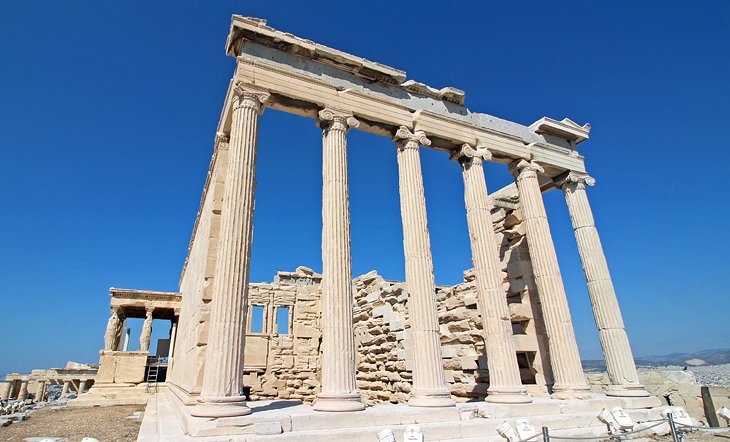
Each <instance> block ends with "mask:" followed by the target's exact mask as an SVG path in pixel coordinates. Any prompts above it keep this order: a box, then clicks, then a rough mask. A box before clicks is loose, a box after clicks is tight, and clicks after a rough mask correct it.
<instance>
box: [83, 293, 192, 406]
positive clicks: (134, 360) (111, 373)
mask: <svg viewBox="0 0 730 442" xmlns="http://www.w3.org/2000/svg"><path fill="white" fill-rule="evenodd" d="M109 295H110V297H111V300H110V316H109V319H108V321H107V327H106V332H105V333H104V348H103V349H102V350H101V351H100V352H99V355H100V356H99V371H98V373H97V375H96V382H95V383H94V385H93V387H92V388H91V389H90V390H89V394H88V395H84V396H83V397H81V398H78V399H76V400H74V401H71V402H70V403H69V404H70V405H71V406H79V407H82V406H90V405H104V404H112V403H113V404H116V405H121V404H125V403H128V404H136V403H145V402H146V400H147V399H148V398H149V394H146V391H145V390H146V388H145V387H146V385H143V384H145V383H148V382H147V381H148V378H149V376H148V373H149V368H150V367H151V366H155V370H159V373H161V375H160V377H156V379H155V383H156V382H157V381H160V382H164V380H165V374H166V373H167V370H168V367H170V366H171V365H172V363H173V358H174V348H175V337H176V335H177V324H178V318H179V315H180V299H181V296H180V294H179V293H171V292H155V291H149V290H133V289H119V288H111V289H109ZM130 318H139V319H144V321H143V322H142V327H141V331H140V336H139V347H138V348H139V349H138V350H134V351H130V350H129V348H130V338H131V336H130V329H129V328H128V327H127V320H128V319H130ZM157 319H161V320H169V321H170V329H169V338H167V339H160V340H159V341H158V343H157V348H156V349H155V348H154V347H152V345H151V340H152V324H153V321H154V320H157ZM150 354H155V356H154V357H150ZM135 387H137V388H135ZM125 400H126V402H125Z"/></svg>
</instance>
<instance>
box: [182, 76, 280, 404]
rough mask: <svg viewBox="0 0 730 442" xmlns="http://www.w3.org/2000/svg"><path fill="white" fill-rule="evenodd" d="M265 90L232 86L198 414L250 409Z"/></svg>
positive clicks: (266, 97) (266, 96) (239, 85)
mask: <svg viewBox="0 0 730 442" xmlns="http://www.w3.org/2000/svg"><path fill="white" fill-rule="evenodd" d="M268 97H269V94H268V93H267V92H266V91H263V90H261V89H257V88H253V87H250V86H248V85H243V84H241V83H239V84H237V85H236V86H235V87H234V90H233V98H232V100H233V106H232V107H233V116H232V122H231V133H230V141H229V143H228V158H229V163H228V173H227V176H226V182H225V186H224V190H223V204H222V210H221V215H220V217H221V218H220V233H219V236H218V238H219V242H218V251H217V259H216V265H215V276H214V278H213V294H212V300H211V312H210V320H209V321H208V326H209V336H208V345H207V348H206V355H205V372H204V375H203V385H202V388H201V393H200V397H199V398H198V405H197V406H196V407H193V409H192V410H191V413H192V415H193V416H198V417H213V418H215V417H226V416H242V415H246V414H249V413H251V409H250V408H248V406H247V405H246V401H245V397H244V395H243V355H244V346H245V336H246V329H245V324H246V309H247V303H248V301H247V297H248V278H249V273H250V262H251V241H252V238H253V213H254V192H255V188H256V153H257V142H258V122H259V114H260V113H261V112H262V110H263V106H262V105H263V103H264V102H265V101H266V100H267V99H268Z"/></svg>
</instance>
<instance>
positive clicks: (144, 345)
mask: <svg viewBox="0 0 730 442" xmlns="http://www.w3.org/2000/svg"><path fill="white" fill-rule="evenodd" d="M154 310H155V309H154V308H148V309H147V310H146V314H145V318H144V323H142V332H141V333H140V335H139V349H140V350H141V351H147V352H148V351H149V350H150V340H151V339H152V314H153V313H154Z"/></svg>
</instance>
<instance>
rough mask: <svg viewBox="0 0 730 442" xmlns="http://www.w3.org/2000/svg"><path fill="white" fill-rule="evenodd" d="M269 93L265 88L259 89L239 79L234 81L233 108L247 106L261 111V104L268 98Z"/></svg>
mask: <svg viewBox="0 0 730 442" xmlns="http://www.w3.org/2000/svg"><path fill="white" fill-rule="evenodd" d="M270 96H271V94H270V93H269V91H267V90H265V89H261V88H258V87H255V86H251V85H249V84H245V83H243V82H241V81H239V82H237V83H236V86H234V88H233V100H234V101H236V103H235V104H234V105H233V109H234V110H235V109H238V108H241V107H248V108H252V109H256V110H257V111H261V108H262V105H263V104H264V103H265V102H266V100H268V99H269V97H270Z"/></svg>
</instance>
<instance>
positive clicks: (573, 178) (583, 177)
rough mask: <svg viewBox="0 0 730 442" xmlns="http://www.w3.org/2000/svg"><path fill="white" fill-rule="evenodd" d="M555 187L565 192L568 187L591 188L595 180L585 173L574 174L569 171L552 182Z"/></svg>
mask: <svg viewBox="0 0 730 442" xmlns="http://www.w3.org/2000/svg"><path fill="white" fill-rule="evenodd" d="M553 182H554V183H555V185H556V186H557V187H558V188H559V189H561V190H562V191H566V190H567V188H568V186H570V185H575V186H576V187H581V188H585V185H586V184H588V185H589V186H593V185H594V184H596V179H595V178H593V177H592V176H590V175H588V174H587V173H583V172H576V171H573V170H569V171H567V172H565V173H564V174H562V175H558V176H557V177H555V179H554V180H553Z"/></svg>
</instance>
